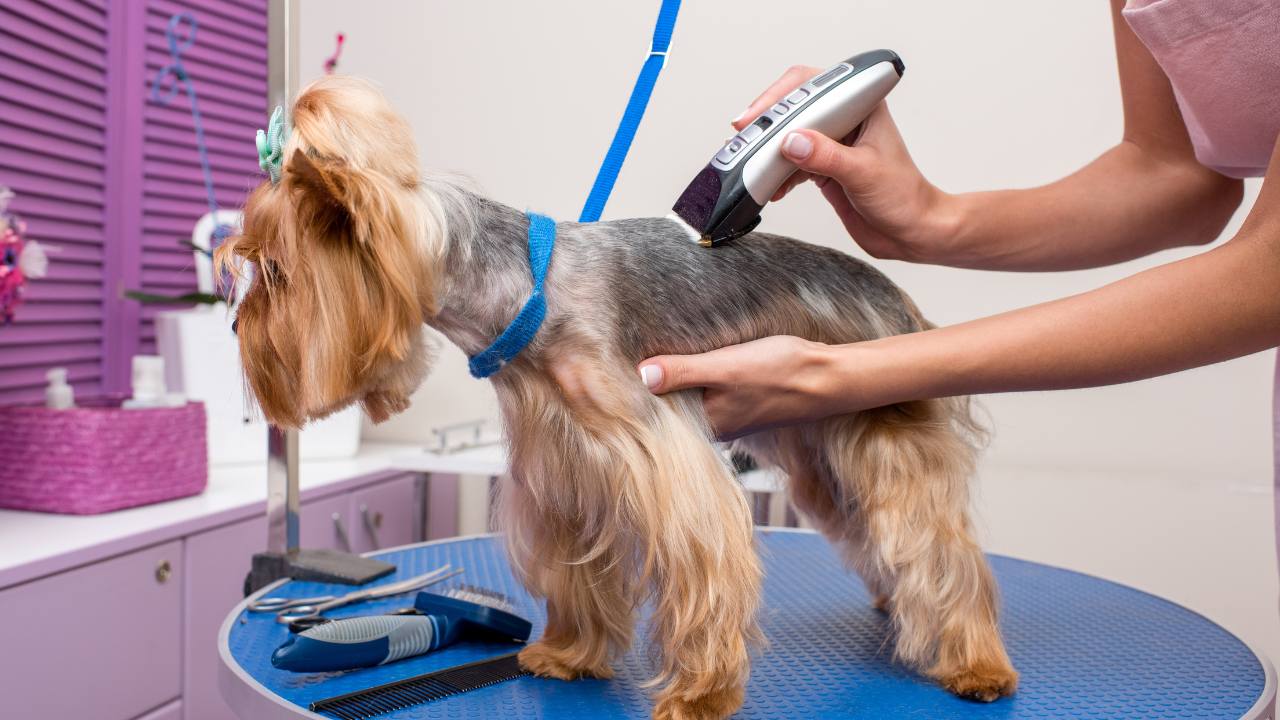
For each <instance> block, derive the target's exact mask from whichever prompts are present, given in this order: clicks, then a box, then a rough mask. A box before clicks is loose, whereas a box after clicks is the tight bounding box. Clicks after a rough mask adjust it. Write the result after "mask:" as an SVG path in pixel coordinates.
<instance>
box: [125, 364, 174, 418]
mask: <svg viewBox="0 0 1280 720" xmlns="http://www.w3.org/2000/svg"><path fill="white" fill-rule="evenodd" d="M165 390H166V388H165V383H164V358H162V357H160V356H159V355H134V356H133V397H131V398H129V399H128V400H125V401H124V403H123V405H122V407H124V408H125V409H126V410H135V409H139V408H154V407H163V406H164V404H165V399H164V396H165Z"/></svg>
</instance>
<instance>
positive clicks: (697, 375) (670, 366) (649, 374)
mask: <svg viewBox="0 0 1280 720" xmlns="http://www.w3.org/2000/svg"><path fill="white" fill-rule="evenodd" d="M714 367H715V363H708V361H707V360H706V356H705V355H659V356H657V357H651V358H649V359H648V360H645V361H644V362H642V363H640V366H639V371H640V380H641V381H642V382H644V384H645V387H647V388H649V392H652V393H656V394H662V393H667V392H671V391H673V390H684V389H685V388H691V387H705V386H706V385H708V384H709V383H710V382H711V381H712V380H713V378H712V377H711V374H710V373H711V371H712V370H714Z"/></svg>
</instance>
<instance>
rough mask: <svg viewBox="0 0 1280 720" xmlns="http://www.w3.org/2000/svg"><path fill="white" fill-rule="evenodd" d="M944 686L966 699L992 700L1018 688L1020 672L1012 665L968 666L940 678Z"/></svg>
mask: <svg viewBox="0 0 1280 720" xmlns="http://www.w3.org/2000/svg"><path fill="white" fill-rule="evenodd" d="M940 682H941V683H942V686H943V687H945V688H946V689H948V690H950V691H951V692H953V693H955V694H956V695H959V696H960V697H962V698H965V699H966V700H976V701H978V702H992V701H994V700H998V699H1000V698H1001V697H1007V696H1009V695H1012V694H1013V692H1014V691H1015V690H1017V689H1018V673H1017V672H1015V671H1014V670H1013V668H1010V667H994V668H993V667H978V668H966V669H964V670H961V671H960V672H958V673H955V674H953V675H949V676H947V677H944V678H942V679H941V680H940Z"/></svg>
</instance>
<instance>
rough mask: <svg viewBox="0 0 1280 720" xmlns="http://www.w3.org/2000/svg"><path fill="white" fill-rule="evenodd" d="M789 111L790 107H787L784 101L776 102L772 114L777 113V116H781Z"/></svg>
mask: <svg viewBox="0 0 1280 720" xmlns="http://www.w3.org/2000/svg"><path fill="white" fill-rule="evenodd" d="M790 111H791V108H789V107H787V104H786V103H778V104H777V105H774V106H773V114H774V115H777V116H778V117H782V116H783V115H786V114H787V113H788V112H790Z"/></svg>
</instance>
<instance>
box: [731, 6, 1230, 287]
mask: <svg viewBox="0 0 1280 720" xmlns="http://www.w3.org/2000/svg"><path fill="white" fill-rule="evenodd" d="M1123 6H1124V0H1112V24H1113V29H1114V34H1115V44H1116V54H1117V60H1118V66H1119V73H1120V87H1121V92H1122V96H1123V103H1124V135H1123V137H1122V139H1121V140H1120V142H1119V143H1118V144H1117V145H1115V146H1114V147H1112V148H1111V149H1109V150H1108V151H1107V152H1105V153H1103V154H1102V155H1101V156H1100V157H1098V158H1097V159H1095V160H1094V161H1093V162H1091V163H1089V164H1088V165H1086V166H1084V167H1083V168H1081V169H1080V170H1079V171H1077V172H1075V173H1073V174H1072V175H1070V176H1068V177H1066V178H1063V179H1061V180H1059V181H1057V182H1054V183H1051V184H1049V185H1045V186H1042V187H1037V188H1031V189H1026V190H1001V191H994V192H975V193H964V194H955V195H953V194H948V193H945V192H943V191H941V190H939V189H938V188H937V187H935V186H933V185H932V184H930V183H929V182H928V180H926V179H925V178H924V176H923V175H921V174H920V172H919V170H917V169H916V167H915V164H914V162H913V161H912V159H911V157H910V155H909V153H908V152H907V149H906V146H905V144H904V143H903V141H902V138H901V136H900V135H899V134H898V130H897V128H896V127H895V126H894V123H893V119H892V118H891V117H890V116H889V113H888V111H887V109H885V108H884V107H883V106H882V107H881V108H880V109H878V110H877V112H876V113H875V114H873V115H872V117H871V118H870V119H869V121H868V123H867V127H866V131H865V132H864V134H863V136H862V138H861V139H859V141H858V143H857V144H856V145H855V146H853V147H846V146H844V145H841V144H840V143H837V142H834V141H832V140H830V139H828V138H826V137H824V136H822V135H820V134H817V133H812V132H807V131H806V132H803V133H795V134H794V135H796V136H799V135H803V138H801V139H800V140H798V141H797V140H791V139H788V141H787V142H786V144H785V145H784V152H787V153H788V155H790V156H791V158H792V160H793V161H795V162H796V163H797V164H798V165H799V166H800V167H801V168H802V169H804V170H805V171H807V173H808V174H807V175H799V176H798V177H799V178H802V177H813V178H815V179H816V180H817V181H818V184H819V186H820V187H821V188H822V193H823V195H824V196H825V197H826V198H827V200H828V201H829V202H830V203H831V204H832V206H833V207H834V208H835V210H836V213H837V214H838V215H839V216H840V218H841V220H842V221H843V222H844V225H845V227H846V228H847V229H848V230H849V233H850V235H852V236H853V238H854V239H855V241H857V242H858V244H859V245H861V246H862V247H863V248H864V249H865V250H867V252H869V253H870V254H871V255H873V256H875V257H878V258H887V259H901V260H910V261H914V262H923V263H931V264H939V265H951V266H955V267H968V268H983V269H991V270H1021V271H1035V270H1070V269H1079V268H1086V267H1098V266H1102V265H1109V264H1112V263H1116V262H1120V261H1123V260H1129V259H1132V258H1136V257H1140V256H1143V255H1147V254H1150V253H1152V252H1155V251H1157V250H1162V249H1165V248H1169V247H1176V246H1182V245H1195V244H1203V243H1208V242H1211V241H1212V240H1214V239H1215V238H1216V237H1217V236H1218V234H1219V233H1220V232H1221V230H1222V228H1223V227H1224V225H1225V224H1226V222H1227V220H1228V219H1230V217H1231V214H1232V212H1234V210H1235V208H1236V207H1237V206H1238V205H1239V202H1240V198H1241V194H1242V185H1241V183H1240V181H1238V180H1232V179H1229V178H1226V177H1223V176H1222V175H1219V174H1217V173H1215V172H1213V171H1212V170H1209V169H1207V168H1205V167H1204V166H1202V165H1200V164H1199V163H1198V162H1197V161H1196V159H1195V155H1194V152H1193V150H1192V146H1191V142H1190V140H1189V139H1188V136H1187V131H1186V128H1185V126H1184V124H1183V121H1182V117H1181V115H1180V114H1179V111H1178V106H1177V103H1176V102H1175V100H1174V96H1173V91H1172V89H1171V88H1170V86H1169V81H1168V78H1167V77H1166V76H1165V74H1164V72H1163V71H1162V70H1161V69H1160V67H1159V65H1157V64H1156V62H1155V60H1154V59H1153V58H1152V57H1151V54H1150V53H1149V52H1148V51H1147V49H1146V47H1145V46H1144V45H1143V44H1142V42H1141V41H1140V40H1138V38H1137V37H1136V36H1135V35H1134V34H1133V32H1132V30H1130V28H1129V25H1128V23H1127V22H1126V21H1125V20H1124V18H1122V17H1121V16H1120V10H1121V8H1122V7H1123ZM812 70H813V69H812V68H794V69H793V70H791V71H789V72H788V73H787V74H786V75H784V76H783V77H782V78H780V79H779V81H778V82H776V83H775V84H774V85H773V86H772V87H770V88H769V89H768V90H766V91H765V93H764V94H763V95H761V97H760V98H758V99H757V100H756V101H755V102H753V103H752V105H751V106H750V107H749V108H748V109H747V111H746V112H745V113H744V116H745V119H739V120H738V121H735V125H741V124H744V123H746V122H749V121H750V119H751V118H753V117H754V116H755V114H756V113H757V111H763V110H764V109H765V108H768V107H769V106H770V105H771V104H772V103H773V102H774V101H775V100H776V98H777V97H779V96H781V95H785V94H786V93H787V92H790V90H791V88H792V87H794V86H795V85H798V84H799V83H800V82H802V81H803V80H804V79H806V78H807V76H808V75H809V74H810V72H811V71H812ZM1086 110H1087V109H1086ZM805 140H807V141H808V142H807V143H806V142H804V141H805ZM1045 142H1053V140H1052V138H1045ZM806 153H807V154H806Z"/></svg>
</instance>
